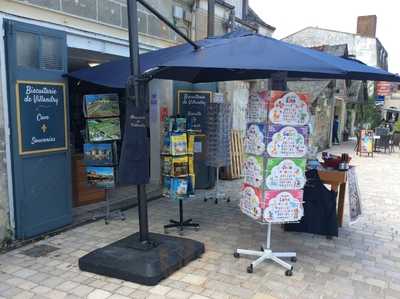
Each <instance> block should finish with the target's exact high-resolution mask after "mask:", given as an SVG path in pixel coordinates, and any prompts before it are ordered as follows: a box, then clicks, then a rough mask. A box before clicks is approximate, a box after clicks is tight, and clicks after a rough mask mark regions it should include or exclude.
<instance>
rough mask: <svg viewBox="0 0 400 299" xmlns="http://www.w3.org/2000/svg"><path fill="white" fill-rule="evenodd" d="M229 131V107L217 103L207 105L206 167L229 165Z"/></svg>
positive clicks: (230, 120)
mask: <svg viewBox="0 0 400 299" xmlns="http://www.w3.org/2000/svg"><path fill="white" fill-rule="evenodd" d="M231 130H232V116H231V106H230V105H229V104H218V103H210V104H208V106H207V141H206V147H207V148H206V152H207V159H206V163H207V165H208V166H212V167H222V166H228V165H229V164H230V138H231Z"/></svg>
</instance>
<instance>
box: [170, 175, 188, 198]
mask: <svg viewBox="0 0 400 299" xmlns="http://www.w3.org/2000/svg"><path fill="white" fill-rule="evenodd" d="M187 194H188V179H187V178H174V177H171V197H172V198H174V199H176V198H182V197H185V196H187Z"/></svg>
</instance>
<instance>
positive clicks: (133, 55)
mask: <svg viewBox="0 0 400 299" xmlns="http://www.w3.org/2000/svg"><path fill="white" fill-rule="evenodd" d="M128 29H129V53H130V68H131V78H130V80H129V81H128V89H127V91H128V95H127V96H128V101H129V100H135V103H136V107H140V106H144V105H145V102H146V101H145V100H144V99H145V98H144V97H142V96H146V95H144V94H143V93H144V92H145V91H146V90H147V88H146V85H147V84H148V83H147V81H144V80H140V81H139V80H138V79H139V77H140V68H139V65H140V64H139V33H138V16H137V1H136V0H128ZM140 85H143V86H140ZM141 91H143V92H141ZM140 100H142V101H140ZM146 127H147V124H146ZM137 200H138V207H139V211H138V213H139V236H140V237H139V238H140V242H142V243H148V241H149V222H148V217H147V198H146V185H144V184H139V185H137Z"/></svg>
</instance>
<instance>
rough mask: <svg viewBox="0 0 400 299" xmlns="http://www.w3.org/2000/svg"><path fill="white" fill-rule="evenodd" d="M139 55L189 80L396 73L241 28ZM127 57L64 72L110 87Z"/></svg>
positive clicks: (152, 68)
mask: <svg viewBox="0 0 400 299" xmlns="http://www.w3.org/2000/svg"><path fill="white" fill-rule="evenodd" d="M196 43H197V44H198V45H199V46H200V49H198V50H195V49H194V48H193V47H192V46H191V45H190V44H186V43H185V44H181V45H178V46H174V47H170V48H165V49H161V50H156V51H152V52H148V53H145V54H142V55H140V63H141V65H140V69H141V72H142V73H148V74H149V75H151V77H152V78H157V79H169V80H179V81H187V82H191V83H202V82H216V81H230V80H250V79H264V78H269V77H270V76H271V75H272V74H274V73H276V72H286V73H287V77H288V78H316V79H352V80H371V81H397V82H400V77H399V76H396V75H394V74H392V73H389V72H387V71H385V70H383V69H379V68H375V67H370V66H367V65H364V64H362V63H359V62H358V61H355V60H349V59H345V58H341V57H337V56H333V55H330V54H327V53H324V52H320V51H317V50H313V49H308V48H305V47H301V46H297V45H293V44H290V43H287V42H283V41H280V40H276V39H274V38H271V37H266V36H262V35H259V34H256V33H252V32H249V31H245V30H239V31H234V32H232V33H228V34H226V35H223V36H220V37H214V38H207V39H204V40H201V41H198V42H196ZM129 74H130V69H129V58H122V59H120V60H116V61H111V62H108V63H104V64H101V65H99V66H97V67H94V68H87V69H83V70H79V71H76V72H72V73H69V74H68V76H70V77H73V78H76V79H79V80H83V81H88V82H92V83H95V84H98V85H104V86H109V87H114V88H124V87H125V86H126V82H127V78H128V76H129Z"/></svg>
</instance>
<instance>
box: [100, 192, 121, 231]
mask: <svg viewBox="0 0 400 299" xmlns="http://www.w3.org/2000/svg"><path fill="white" fill-rule="evenodd" d="M104 191H105V197H106V200H105V212H103V213H96V214H94V215H93V217H92V219H93V220H97V219H99V218H104V222H105V224H109V222H110V220H113V219H118V220H122V221H124V220H125V219H126V218H125V213H124V212H123V211H122V210H120V209H118V210H114V211H111V200H110V190H109V189H105V190H104Z"/></svg>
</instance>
